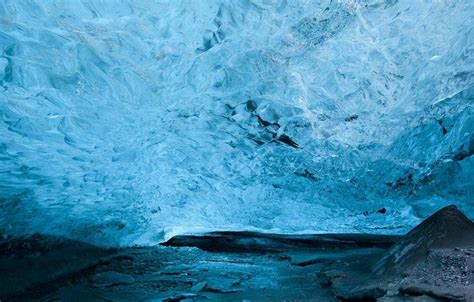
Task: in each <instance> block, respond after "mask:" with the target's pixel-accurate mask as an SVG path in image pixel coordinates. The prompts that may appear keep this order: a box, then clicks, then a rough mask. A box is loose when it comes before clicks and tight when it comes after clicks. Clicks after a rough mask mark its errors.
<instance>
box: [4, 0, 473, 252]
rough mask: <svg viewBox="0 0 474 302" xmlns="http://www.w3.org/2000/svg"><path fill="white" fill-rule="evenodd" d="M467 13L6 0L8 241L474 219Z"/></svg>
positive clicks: (146, 238) (370, 3)
mask: <svg viewBox="0 0 474 302" xmlns="http://www.w3.org/2000/svg"><path fill="white" fill-rule="evenodd" d="M473 20H474V2H473V1H470V0H463V1H459V0H443V1H441V0H438V1H431V0H430V1H422V0H419V1H412V0H405V1H404V0H400V1H397V0H340V1H335V0H334V1H329V0H327V1H313V0H308V1H294V0H291V1H290V0H287V1H285V0H280V1H278V0H261V1H248V0H247V1H246V0H241V1H227V0H225V1H224V0H222V1H210V0H209V1H191V0H189V1H177V0H173V1H125V0H124V1H118V0H117V1H105V0H104V1H92V0H91V1H79V0H73V1H39V0H38V1H33V0H31V1H16V0H3V1H1V2H0V118H1V122H0V211H1V216H0V231H1V232H7V233H11V234H22V233H31V232H44V233H51V234H58V235H65V236H68V237H72V238H79V239H82V240H87V241H91V242H96V243H97V242H99V243H105V244H135V243H137V244H151V243H155V242H157V241H159V240H162V239H163V238H165V237H169V236H172V235H174V234H178V233H184V232H197V231H204V230H216V229H218V230H242V229H247V230H265V231H273V232H284V233H294V232H371V233H377V232H382V233H403V232H405V231H406V230H408V229H409V228H410V227H411V226H413V225H414V224H416V223H418V222H419V220H420V219H421V218H422V217H425V216H426V215H428V214H430V213H431V212H432V211H434V210H435V209H437V208H439V207H441V206H443V205H445V204H449V203H455V204H457V205H458V206H460V208H461V209H462V210H464V211H465V212H467V213H468V214H469V215H470V216H471V217H473V215H474V204H473V201H474V180H473V177H472V176H473V171H474V160H473V157H472V154H473V152H474V134H473V129H474V115H473V100H474V21H473ZM381 208H385V209H386V213H385V214H382V213H378V212H377V210H379V209H381ZM382 212H383V211H382Z"/></svg>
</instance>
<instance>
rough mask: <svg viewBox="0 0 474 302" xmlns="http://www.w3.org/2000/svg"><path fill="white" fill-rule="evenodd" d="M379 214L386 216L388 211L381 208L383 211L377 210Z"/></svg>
mask: <svg viewBox="0 0 474 302" xmlns="http://www.w3.org/2000/svg"><path fill="white" fill-rule="evenodd" d="M377 213H380V214H385V213H387V209H386V208H381V209H379V210H377Z"/></svg>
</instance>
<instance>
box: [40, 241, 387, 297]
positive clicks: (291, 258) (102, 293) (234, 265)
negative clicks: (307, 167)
mask: <svg viewBox="0 0 474 302" xmlns="http://www.w3.org/2000/svg"><path fill="white" fill-rule="evenodd" d="M368 253H369V254H370V253H373V254H378V253H380V250H379V249H357V250H341V251H334V250H331V251H324V250H318V251H317V252H315V251H313V250H306V251H289V252H277V253H263V254H262V253H223V252H206V251H202V250H200V249H197V248H190V247H178V248H176V247H155V248H131V249H126V250H123V251H121V252H120V255H117V256H116V257H114V258H113V259H112V260H110V261H108V262H104V263H103V264H100V265H98V266H97V267H96V268H95V269H94V270H93V271H91V272H90V273H89V274H88V275H86V276H83V277H81V278H79V279H78V280H76V281H75V282H73V283H71V284H68V285H66V286H63V287H61V288H59V289H58V290H56V291H55V292H53V293H51V294H49V295H47V296H44V297H42V298H40V299H38V301H55V300H68V301H181V300H186V299H189V300H186V301H190V300H193V301H201V300H202V301H246V300H247V301H283V300H288V301H294V300H304V301H337V299H336V298H335V297H334V295H333V294H332V292H331V290H330V289H328V288H323V287H321V285H320V283H319V281H318V278H317V275H316V273H317V272H318V271H320V270H322V269H323V268H324V267H325V266H327V265H328V264H329V262H330V263H331V265H332V266H333V265H334V264H333V263H334V262H339V263H341V264H343V261H344V259H345V258H346V257H350V258H353V257H357V256H358V255H367V254H368ZM314 259H326V260H327V261H320V260H318V261H320V262H319V263H312V262H315V261H313V260H314ZM309 263H312V264H309Z"/></svg>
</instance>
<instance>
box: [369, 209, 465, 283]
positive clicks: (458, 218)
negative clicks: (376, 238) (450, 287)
mask: <svg viewBox="0 0 474 302" xmlns="http://www.w3.org/2000/svg"><path fill="white" fill-rule="evenodd" d="M473 234H474V223H473V222H472V221H471V220H469V218H467V217H466V216H465V215H464V214H463V213H462V212H460V211H459V210H458V208H457V207H456V206H454V205H451V206H447V207H445V208H442V209H441V210H439V211H437V212H436V213H434V214H433V215H431V216H430V217H429V218H427V219H426V220H425V221H423V222H422V223H420V224H419V225H418V226H417V227H415V228H414V229H413V230H411V231H410V232H409V233H408V234H406V235H405V236H403V237H402V238H401V239H400V240H399V241H398V242H397V243H396V244H394V245H393V246H392V247H391V248H390V249H389V250H388V251H387V252H386V253H385V254H384V255H383V257H382V258H381V259H380V260H379V261H377V263H376V264H375V265H374V267H373V270H374V271H375V272H377V273H378V274H382V273H385V272H389V271H398V272H401V271H405V270H407V269H409V268H410V267H411V266H413V265H414V264H415V263H418V262H420V261H422V260H424V259H425V257H426V255H427V253H428V250H429V249H433V248H454V247H458V248H462V247H474V236H473Z"/></svg>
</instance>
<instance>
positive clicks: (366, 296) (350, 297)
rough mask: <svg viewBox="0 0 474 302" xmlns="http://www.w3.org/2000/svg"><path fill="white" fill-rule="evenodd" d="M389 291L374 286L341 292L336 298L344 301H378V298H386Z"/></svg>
mask: <svg viewBox="0 0 474 302" xmlns="http://www.w3.org/2000/svg"><path fill="white" fill-rule="evenodd" d="M386 293H387V290H385V289H383V288H380V287H377V286H372V287H362V288H357V287H356V288H350V289H347V290H339V291H338V292H336V297H338V298H339V299H341V300H343V301H364V302H369V301H377V299H378V298H380V297H383V296H385V294H386Z"/></svg>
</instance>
